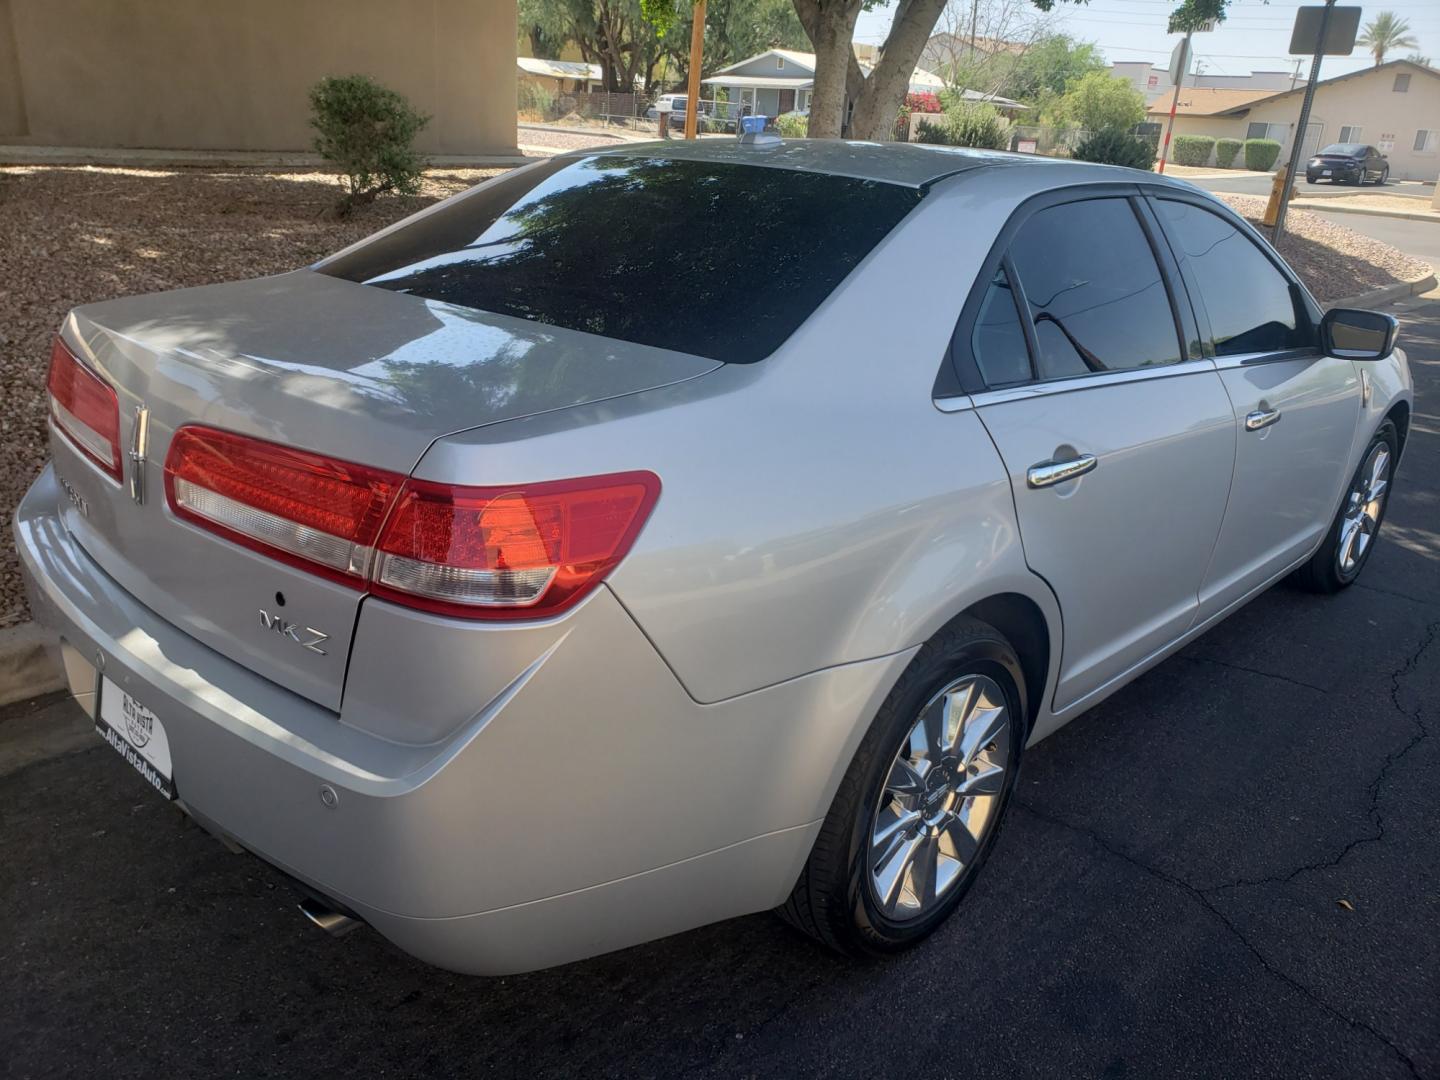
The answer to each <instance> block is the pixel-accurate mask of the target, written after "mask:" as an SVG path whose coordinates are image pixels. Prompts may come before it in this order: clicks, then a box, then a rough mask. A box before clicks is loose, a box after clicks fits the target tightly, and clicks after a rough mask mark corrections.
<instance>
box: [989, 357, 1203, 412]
mask: <svg viewBox="0 0 1440 1080" xmlns="http://www.w3.org/2000/svg"><path fill="white" fill-rule="evenodd" d="M1214 370H1215V363H1214V361H1212V360H1209V359H1205V360H1184V361H1182V362H1180V363H1178V364H1165V365H1162V366H1156V367H1142V368H1130V369H1128V370H1125V371H1102V372H1098V373H1096V374H1091V375H1076V376H1075V377H1074V378H1070V379H1051V380H1050V381H1049V382H1037V383H1026V384H1025V385H1024V386H1011V387H1003V388H1001V389H999V390H982V391H981V392H980V393H978V394H972V395H970V400H971V402H972V403H973V406H974V407H975V408H977V409H979V408H983V407H984V406H986V405H1000V404H1002V403H1004V402H1008V401H1027V400H1029V399H1030V398H1037V397H1048V396H1049V395H1051V394H1068V393H1071V392H1073V391H1076V390H1094V389H1097V388H1099V387H1104V386H1118V385H1120V384H1122V383H1134V382H1149V381H1150V380H1151V379H1173V378H1176V377H1177V376H1181V375H1198V374H1199V373H1200V372H1202V371H1214Z"/></svg>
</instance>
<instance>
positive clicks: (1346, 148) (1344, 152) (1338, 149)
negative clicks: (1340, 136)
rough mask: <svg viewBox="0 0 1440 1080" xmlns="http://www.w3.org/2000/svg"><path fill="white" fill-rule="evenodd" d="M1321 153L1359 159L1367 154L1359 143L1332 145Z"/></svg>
mask: <svg viewBox="0 0 1440 1080" xmlns="http://www.w3.org/2000/svg"><path fill="white" fill-rule="evenodd" d="M1320 153H1322V154H1334V155H1335V156H1336V157H1359V156H1360V155H1361V154H1363V153H1365V147H1364V146H1362V145H1360V144H1359V143H1331V144H1330V145H1329V146H1327V147H1325V149H1324V150H1321V151H1320Z"/></svg>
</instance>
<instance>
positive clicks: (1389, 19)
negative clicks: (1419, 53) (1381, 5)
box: [1355, 11, 1419, 67]
mask: <svg viewBox="0 0 1440 1080" xmlns="http://www.w3.org/2000/svg"><path fill="white" fill-rule="evenodd" d="M1355 42H1356V44H1358V45H1364V46H1365V47H1366V48H1367V49H1369V50H1370V51H1371V52H1372V53H1374V54H1375V66H1376V67H1379V66H1380V65H1381V64H1383V63H1384V62H1385V54H1386V53H1387V52H1389V51H1390V50H1391V49H1413V48H1415V46H1416V45H1417V44H1419V42H1417V41H1416V40H1415V38H1414V37H1413V36H1412V35H1411V33H1410V24H1409V23H1407V22H1406V21H1405V20H1404V19H1397V18H1396V17H1395V13H1394V12H1392V11H1382V12H1380V14H1379V15H1376V16H1375V18H1373V19H1371V20H1370V21H1369V22H1368V23H1366V24H1365V29H1364V31H1362V32H1361V34H1360V36H1359V37H1358V38H1356V39H1355Z"/></svg>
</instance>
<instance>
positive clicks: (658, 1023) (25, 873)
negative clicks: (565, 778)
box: [0, 300, 1440, 1078]
mask: <svg viewBox="0 0 1440 1080" xmlns="http://www.w3.org/2000/svg"><path fill="white" fill-rule="evenodd" d="M1400 313H1401V314H1402V316H1403V317H1404V318H1405V319H1406V327H1405V330H1404V334H1403V339H1402V340H1404V341H1405V342H1406V343H1407V344H1408V346H1409V348H1410V352H1411V360H1412V364H1413V365H1414V368H1415V373H1416V377H1417V382H1418V388H1419V391H1420V395H1421V396H1420V399H1419V403H1418V405H1419V407H1418V410H1417V416H1416V421H1415V424H1414V431H1413V434H1412V437H1411V444H1410V447H1409V450H1408V452H1407V455H1406V459H1405V461H1404V463H1403V466H1402V468H1401V473H1400V476H1399V479H1398V482H1397V486H1396V489H1395V498H1394V500H1393V501H1392V504H1391V506H1390V511H1389V520H1388V521H1387V523H1386V528H1385V535H1384V539H1383V542H1382V543H1381V545H1380V547H1379V548H1378V549H1377V551H1376V553H1375V556H1374V558H1373V560H1372V562H1371V564H1370V566H1369V568H1368V569H1367V571H1366V574H1365V577H1364V578H1363V579H1362V581H1363V584H1360V585H1358V586H1356V587H1355V588H1352V589H1350V590H1348V591H1347V592H1345V593H1344V594H1343V595H1341V596H1338V597H1333V598H1319V597H1314V596H1309V595H1306V594H1303V593H1300V592H1296V591H1293V590H1291V589H1288V588H1286V587H1280V588H1277V589H1274V590H1272V591H1271V592H1270V593H1268V594H1267V595H1265V596H1264V597H1262V598H1260V599H1259V600H1257V601H1256V602H1254V603H1253V604H1251V605H1250V606H1249V607H1248V608H1247V609H1245V610H1244V611H1242V612H1240V613H1239V614H1238V615H1236V616H1235V617H1233V618H1232V619H1230V620H1229V621H1228V622H1227V623H1226V624H1224V625H1223V626H1221V627H1219V628H1218V629H1216V630H1214V631H1212V632H1211V633H1210V634H1209V635H1207V636H1206V637H1205V638H1203V639H1201V640H1200V641H1198V642H1197V643H1195V644H1194V645H1192V646H1191V647H1189V648H1188V649H1186V650H1185V651H1184V652H1183V653H1181V654H1180V655H1179V656H1177V657H1175V658H1173V659H1171V660H1170V661H1168V662H1167V663H1165V664H1163V665H1161V666H1160V667H1159V668H1157V669H1156V670H1155V671H1153V672H1151V673H1150V674H1148V675H1146V676H1145V677H1144V678H1142V679H1141V680H1139V681H1138V682H1136V683H1135V684H1133V685H1132V686H1130V687H1129V688H1127V689H1126V690H1124V691H1122V692H1121V693H1120V694H1118V695H1116V696H1115V697H1114V698H1112V699H1111V700H1110V701H1109V702H1107V703H1106V704H1104V705H1103V706H1101V707H1099V708H1097V709H1095V710H1093V711H1092V712H1091V713H1089V714H1087V715H1086V716H1084V717H1082V718H1080V719H1079V720H1077V721H1075V722H1074V723H1072V724H1071V725H1070V726H1069V727H1067V728H1065V729H1064V730H1063V731H1061V732H1060V733H1059V734H1057V735H1056V736H1054V737H1053V738H1051V739H1049V740H1047V741H1046V742H1044V743H1042V744H1041V745H1040V746H1038V747H1036V748H1035V749H1034V750H1033V751H1032V752H1031V753H1030V754H1029V755H1028V758H1027V760H1026V762H1025V766H1024V772H1023V773H1022V776H1021V794H1020V802H1019V805H1018V807H1016V809H1015V812H1014V814H1013V816H1012V817H1011V819H1010V821H1009V824H1008V826H1007V828H1006V831H1005V833H1004V835H1003V836H1002V837H1001V839H1000V843H999V845H998V847H997V849H996V851H995V855H994V859H993V861H992V863H991V864H990V866H989V867H988V869H987V870H986V872H985V873H984V874H983V875H982V877H981V879H980V881H979V882H978V884H977V886H976V888H975V889H974V891H973V892H972V893H971V894H970V897H969V899H968V900H967V903H966V906H965V907H964V909H963V911H962V914H961V915H960V917H958V918H956V919H954V920H952V921H951V922H950V924H949V925H947V926H946V927H945V928H944V929H943V930H942V931H941V932H940V933H939V934H938V935H937V937H936V938H934V939H932V941H931V942H930V943H929V944H928V945H926V946H925V947H923V948H921V949H919V950H917V951H915V952H913V953H911V954H908V955H907V956H905V957H902V958H900V959H897V960H893V961H891V962H888V963H883V964H877V965H872V966H854V965H851V964H848V963H846V962H843V961H841V960H840V959H838V958H835V957H832V956H830V955H829V954H827V953H825V952H823V951H821V950H820V949H818V948H817V947H815V946H814V945H812V944H811V943H810V942H808V941H807V940H804V939H801V938H800V937H798V936H797V935H795V934H794V933H792V932H790V931H789V930H788V929H787V928H786V927H784V926H783V925H781V924H780V923H779V922H778V921H776V920H774V919H772V918H771V917H769V916H765V915H759V916H754V917H750V918H745V919H739V920H734V921H732V922H729V923H725V924H722V925H719V926H714V927H709V928H706V929H703V930H699V931H696V932H693V933H690V934H684V935H681V936H679V937H676V938H672V939H669V940H666V941H661V942H657V943H654V944H652V945H647V946H643V947H640V948H636V949H631V950H628V951H626V952H623V953H619V954H616V955H613V956H607V957H601V958H599V959H596V960H592V961H588V962H585V963H580V964H575V965H571V966H569V967H566V968H561V969H558V970H555V971H550V972H542V973H539V974H535V975H528V976H520V977H511V978H504V979H494V980H478V979H465V978H460V977H456V976H452V975H449V974H446V973H444V972H440V971H437V970H434V969H432V968H427V967H425V966H423V965H421V964H419V963H417V962H414V961H412V960H409V959H407V958H406V957H404V956H402V955H401V954H399V953H398V952H396V951H395V950H394V949H392V948H390V947H389V946H387V945H386V944H385V942H384V941H382V940H381V939H380V938H379V937H378V936H377V935H375V934H374V933H373V932H371V931H369V930H361V931H359V932H357V933H355V934H352V935H350V936H349V937H347V938H344V939H341V940H338V941H336V940H331V939H329V938H326V937H325V936H323V935H322V934H320V933H319V932H317V931H314V930H312V929H311V928H309V927H308V926H307V925H305V924H303V922H302V920H301V918H300V917H299V915H298V914H297V913H296V912H295V908H294V898H293V896H292V894H291V893H290V892H289V890H288V888H287V886H286V885H285V884H284V882H283V881H282V880H281V879H280V878H279V877H278V876H277V875H276V874H274V873H273V872H271V871H270V870H269V869H268V868H266V867H265V866H263V865H262V864H260V863H258V862H257V861H255V860H254V859H251V858H248V857H245V856H238V855H232V854H229V853H228V852H226V851H225V850H224V849H223V848H221V847H220V845H219V844H217V843H216V842H215V841H213V840H211V839H210V838H209V837H207V836H206V835H205V834H204V833H203V832H201V831H200V830H199V829H197V828H194V827H192V826H188V825H187V824H185V823H184V822H183V820H182V819H181V818H180V817H179V815H177V814H176V813H175V812H174V811H173V810H171V809H170V808H169V807H168V806H167V805H165V804H163V803H162V802H161V801H160V800H159V799H158V798H156V796H155V795H154V793H153V792H151V791H149V790H148V789H147V788H146V787H145V785H144V783H143V781H142V780H141V779H140V778H139V777H138V776H136V774H135V773H134V772H133V771H132V770H130V768H129V767H128V766H126V765H125V763H124V762H122V761H121V760H120V759H119V757H118V756H116V755H115V754H114V753H113V752H111V751H110V750H109V749H107V748H105V747H103V746H101V745H100V744H99V742H98V740H95V741H90V740H89V739H86V740H85V741H83V742H81V743H79V744H77V748H75V749H72V750H71V751H70V752H69V753H66V754H65V755H63V756H59V757H52V758H49V759H46V760H36V761H31V762H29V763H28V764H20V765H18V767H13V766H12V771H10V772H9V773H8V775H0V1072H3V1073H4V1074H6V1075H8V1076H15V1077H30V1076H70V1075H96V1076H106V1077H127V1076H145V1077H154V1076H241V1077H247V1078H249V1077H259V1076H318V1075H356V1076H364V1077H380V1076H408V1075H429V1076H441V1075H460V1074H464V1075H471V1076H476V1075H497V1076H511V1075H524V1076H571V1075H606V1076H612V1075H613V1076H621V1075H623V1076H636V1077H644V1076H657V1077H674V1076H691V1075H694V1076H707V1075H713V1076H786V1077H789V1076H807V1075H831V1076H854V1075H862V1074H863V1075H870V1076H909V1077H932V1076H976V1075H978V1076H986V1077H999V1076H1060V1075H1067V1076H1105V1077H1159V1076H1165V1077H1176V1076H1193V1077H1212V1076H1224V1077H1252V1076H1253V1077H1267V1078H1269V1077H1276V1076H1285V1077H1297V1076H1305V1077H1344V1078H1353V1077H1357V1076H1364V1077H1413V1076H1422V1077H1440V839H1437V836H1440V705H1437V701H1440V415H1437V406H1436V405H1435V404H1434V403H1435V402H1436V401H1440V302H1437V301H1435V300H1431V301H1428V302H1421V301H1413V302H1410V303H1407V304H1406V305H1404V306H1403V309H1401V312H1400ZM69 708H70V706H69V705H67V704H63V703H57V702H54V701H53V700H52V701H50V702H38V703H30V704H27V705H22V706H15V707H12V708H10V709H8V710H0V729H3V728H4V727H5V726H6V725H9V726H11V727H12V728H13V729H15V730H20V728H22V727H23V728H26V729H32V730H33V729H38V728H42V727H45V726H46V725H50V726H52V727H53V726H56V725H63V723H64V722H65V720H66V718H67V716H70V715H71V714H68V713H67V712H66V711H65V710H68V709H69ZM3 771H4V770H3V769H0V772H3ZM256 794H257V797H262V798H263V796H264V793H263V792H257V793H256ZM577 814H582V815H583V808H577ZM483 826H484V823H477V827H483ZM537 839H538V841H539V842H541V843H543V838H537Z"/></svg>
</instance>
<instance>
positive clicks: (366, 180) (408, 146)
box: [310, 75, 430, 217]
mask: <svg viewBox="0 0 1440 1080" xmlns="http://www.w3.org/2000/svg"><path fill="white" fill-rule="evenodd" d="M429 122H430V118H429V117H428V116H423V115H421V114H420V113H418V112H416V111H415V110H414V109H412V108H411V107H410V103H409V102H408V101H406V100H405V98H403V97H402V96H401V95H399V94H397V93H396V92H395V91H394V90H390V89H388V88H386V87H384V86H381V85H380V84H379V83H377V82H376V81H375V80H374V79H372V78H370V76H368V75H343V76H338V77H336V76H331V77H327V78H324V79H321V80H320V81H319V82H317V83H316V84H315V85H314V86H312V87H311V88H310V126H311V127H313V128H314V129H315V132H316V135H315V152H316V153H318V154H319V155H320V156H321V157H323V158H324V159H325V160H326V161H329V162H332V163H333V164H334V165H336V166H337V167H338V168H339V169H340V171H341V173H343V174H344V176H345V180H346V184H347V187H348V190H347V192H346V194H345V196H344V197H343V198H341V199H340V201H339V202H338V203H336V204H335V207H334V210H333V213H334V214H335V216H337V217H345V216H346V215H348V214H349V213H350V211H351V210H353V209H354V208H355V207H357V206H360V205H362V204H364V203H368V202H373V201H374V199H375V197H376V196H377V195H379V194H381V193H382V192H386V191H395V192H399V193H400V194H402V195H413V194H414V193H415V192H416V191H417V190H418V189H419V185H420V177H421V175H422V173H423V172H424V170H425V159H424V158H423V157H421V156H420V154H418V153H417V152H416V151H415V147H414V145H413V144H414V142H415V136H416V135H418V134H420V131H421V129H422V128H424V127H425V125H426V124H428V123H429Z"/></svg>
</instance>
